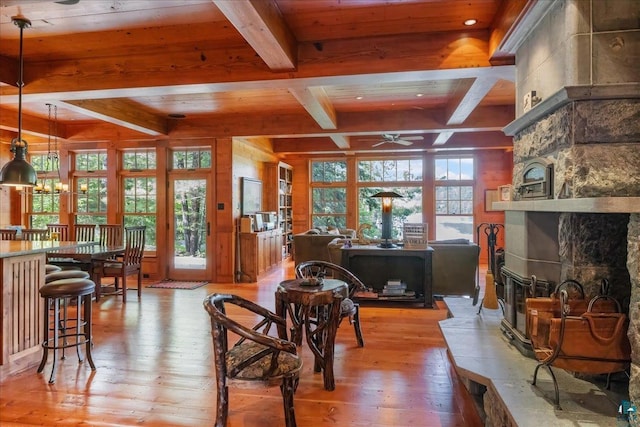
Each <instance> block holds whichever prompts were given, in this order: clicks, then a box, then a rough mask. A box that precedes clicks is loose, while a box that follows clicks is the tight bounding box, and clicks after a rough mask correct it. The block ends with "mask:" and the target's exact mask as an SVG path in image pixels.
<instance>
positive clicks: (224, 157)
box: [210, 138, 235, 283]
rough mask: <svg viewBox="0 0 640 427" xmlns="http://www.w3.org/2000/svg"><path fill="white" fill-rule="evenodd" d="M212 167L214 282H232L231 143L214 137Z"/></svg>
mask: <svg viewBox="0 0 640 427" xmlns="http://www.w3.org/2000/svg"><path fill="white" fill-rule="evenodd" d="M213 149H214V150H213V154H215V157H214V158H215V161H214V162H213V165H212V167H213V168H214V170H213V171H212V172H213V173H212V176H213V177H214V181H215V182H214V183H213V187H214V189H213V194H212V195H213V196H214V197H212V198H210V200H212V201H213V203H212V208H213V209H214V211H213V215H212V219H213V224H212V236H211V239H212V240H211V242H212V244H213V245H214V247H215V263H214V265H215V268H214V281H216V282H220V283H233V278H234V270H235V268H234V265H235V262H234V260H235V238H234V237H235V234H234V233H235V227H234V224H235V219H234V215H233V191H232V189H233V186H234V180H233V168H231V167H230V165H232V164H233V163H232V162H233V143H232V140H231V138H218V139H217V140H216V141H215V142H214V145H213Z"/></svg>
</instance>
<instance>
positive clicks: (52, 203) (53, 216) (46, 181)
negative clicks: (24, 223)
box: [27, 153, 60, 228]
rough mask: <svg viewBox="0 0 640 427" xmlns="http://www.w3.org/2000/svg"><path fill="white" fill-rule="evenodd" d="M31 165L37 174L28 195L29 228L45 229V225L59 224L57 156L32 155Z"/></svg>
mask: <svg viewBox="0 0 640 427" xmlns="http://www.w3.org/2000/svg"><path fill="white" fill-rule="evenodd" d="M29 160H30V161H31V164H32V165H33V168H34V169H35V170H36V173H37V174H38V182H37V184H36V186H35V187H34V188H33V189H32V190H31V192H30V193H29V199H28V200H29V202H28V207H27V211H28V215H29V227H31V228H47V224H55V223H57V222H59V212H60V192H59V191H57V190H58V189H59V185H60V184H59V183H60V177H59V175H58V168H59V164H58V159H57V156H52V155H49V154H46V153H45V154H32V155H31V156H30V159H29Z"/></svg>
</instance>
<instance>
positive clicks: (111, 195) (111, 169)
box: [107, 141, 122, 224]
mask: <svg viewBox="0 0 640 427" xmlns="http://www.w3.org/2000/svg"><path fill="white" fill-rule="evenodd" d="M116 147H117V141H111V143H110V144H109V145H108V147H107V224H121V223H122V197H120V188H119V182H120V181H119V180H118V171H119V168H120V163H121V162H120V161H119V159H120V158H119V154H120V153H119V152H118V150H117V149H116Z"/></svg>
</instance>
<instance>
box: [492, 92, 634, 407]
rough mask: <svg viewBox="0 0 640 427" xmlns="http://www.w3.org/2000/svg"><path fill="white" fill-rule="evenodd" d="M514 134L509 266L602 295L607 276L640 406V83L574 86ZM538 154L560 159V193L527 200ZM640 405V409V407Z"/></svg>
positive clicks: (517, 125)
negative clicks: (530, 166) (526, 185)
mask: <svg viewBox="0 0 640 427" xmlns="http://www.w3.org/2000/svg"><path fill="white" fill-rule="evenodd" d="M505 133H506V134H507V135H512V136H513V137H514V172H513V188H514V194H513V195H512V197H513V199H514V201H512V202H498V203H495V204H494V208H500V209H504V210H505V211H506V212H505V236H506V242H505V244H506V248H505V266H506V267H507V268H509V269H510V270H512V271H515V272H517V273H518V274H521V275H522V276H524V277H530V276H531V275H532V274H535V275H536V276H537V277H538V278H541V279H544V280H548V281H552V282H555V283H560V282H561V281H563V280H565V279H575V280H578V281H579V282H580V283H582V284H583V285H584V286H585V293H586V294H588V295H590V296H593V295H595V294H597V293H598V290H599V287H600V283H601V280H602V279H603V278H604V279H607V280H609V282H610V284H611V292H612V294H613V296H614V297H616V298H617V299H618V300H619V301H620V302H621V303H622V304H623V306H624V310H625V311H627V312H628V314H629V317H630V327H629V331H628V336H629V340H630V342H631V345H632V366H631V379H630V385H629V397H630V399H631V400H632V402H634V403H636V405H638V404H640V333H639V332H638V331H639V327H640V311H639V304H640V266H639V263H640V252H639V246H640V144H639V143H640V86H639V85H638V84H619V85H610V86H599V87H594V86H589V87H583V86H579V87H565V88H563V89H562V90H560V91H559V92H558V93H556V94H555V95H554V96H552V97H550V98H548V99H546V100H545V101H543V102H542V103H541V104H540V105H538V106H536V107H535V108H534V109H532V110H530V111H529V112H528V113H525V114H523V115H522V116H521V117H520V118H518V119H516V120H515V121H514V122H513V123H511V124H510V125H509V126H507V128H505ZM533 158H543V159H545V160H547V161H550V162H551V163H553V165H554V176H553V199H544V200H518V194H517V189H518V188H519V186H520V185H521V184H522V178H521V175H522V174H521V172H522V170H523V168H524V165H525V164H526V163H527V162H528V161H529V160H531V159H533ZM639 406H640V405H639Z"/></svg>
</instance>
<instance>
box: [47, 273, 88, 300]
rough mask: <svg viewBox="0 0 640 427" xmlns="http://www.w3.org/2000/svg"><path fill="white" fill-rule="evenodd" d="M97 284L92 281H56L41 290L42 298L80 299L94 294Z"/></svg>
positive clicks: (78, 279) (74, 279)
mask: <svg viewBox="0 0 640 427" xmlns="http://www.w3.org/2000/svg"><path fill="white" fill-rule="evenodd" d="M95 289H96V284H95V283H94V282H93V280H90V279H81V278H70V279H61V280H54V281H53V282H49V283H47V284H46V285H44V286H42V287H41V288H40V296H42V297H49V298H63V297H78V296H82V295H87V294H90V293H92V292H93V291H94V290H95Z"/></svg>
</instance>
